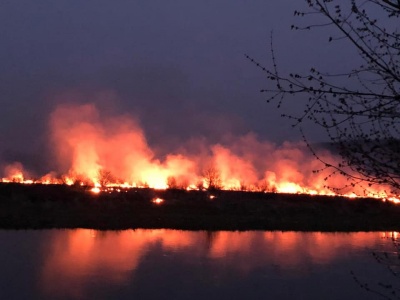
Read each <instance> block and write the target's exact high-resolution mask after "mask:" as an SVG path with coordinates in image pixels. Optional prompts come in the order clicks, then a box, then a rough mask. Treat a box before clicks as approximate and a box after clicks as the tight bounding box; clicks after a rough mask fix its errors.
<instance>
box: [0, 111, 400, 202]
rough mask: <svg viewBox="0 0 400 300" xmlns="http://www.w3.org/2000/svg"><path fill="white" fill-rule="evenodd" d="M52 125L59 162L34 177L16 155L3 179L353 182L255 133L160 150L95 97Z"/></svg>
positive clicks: (124, 184) (182, 185)
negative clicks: (102, 108) (97, 103)
mask: <svg viewBox="0 0 400 300" xmlns="http://www.w3.org/2000/svg"><path fill="white" fill-rule="evenodd" d="M49 125H50V133H51V144H52V146H53V151H54V156H55V157H56V159H57V162H58V168H57V170H53V171H52V172H49V173H47V174H45V175H44V176H41V177H40V176H39V177H37V178H38V179H34V177H33V176H32V175H31V174H30V173H29V172H27V171H26V170H25V169H24V167H23V166H22V164H20V163H18V162H16V163H13V164H10V165H8V166H6V167H5V169H4V172H3V173H4V175H3V178H1V179H0V181H1V182H18V183H27V184H28V183H29V184H39V183H40V184H67V185H73V184H75V185H82V186H89V187H92V189H91V191H92V192H93V193H99V192H100V191H107V190H108V191H111V190H113V191H118V190H120V191H121V190H123V189H127V188H133V187H143V188H147V187H150V188H156V189H166V188H175V189H176V188H178V189H187V190H190V189H213V188H215V189H229V190H245V191H262V192H278V193H303V194H304V193H305V194H312V195H317V194H319V195H334V194H335V193H334V192H333V189H332V188H341V187H343V186H346V183H347V182H346V178H345V177H343V176H340V175H335V176H331V178H330V181H329V182H326V180H325V178H326V177H328V175H329V174H330V173H329V172H330V171H329V170H324V171H321V172H317V173H315V172H313V171H314V170H317V169H321V167H322V166H321V162H320V161H319V160H317V159H316V158H315V157H313V156H312V155H311V154H310V153H309V151H308V149H307V147H306V146H305V145H304V143H293V142H285V143H283V144H282V145H275V144H273V143H270V142H266V141H260V140H259V139H258V138H257V136H256V135H255V134H253V133H249V134H246V135H242V136H232V135H227V136H226V137H224V139H223V142H220V143H216V144H210V143H207V141H205V140H204V139H200V138H199V139H198V140H196V139H194V138H193V139H191V140H190V141H188V142H187V143H183V144H181V145H179V146H177V147H176V150H175V151H173V152H171V153H161V154H160V153H158V152H157V153H156V151H155V150H153V149H152V147H150V145H149V143H148V142H147V139H146V135H145V132H144V130H143V129H142V128H141V127H140V125H139V123H138V122H137V121H136V120H135V119H134V118H131V117H128V116H117V117H109V116H104V115H102V114H101V113H100V112H99V111H98V110H97V108H96V107H95V106H94V105H92V104H86V105H61V106H59V107H57V108H56V109H55V110H54V111H53V113H52V114H51V117H50V122H49ZM158 148H162V147H158ZM158 148H157V149H158ZM320 156H321V158H322V159H324V160H325V161H335V160H336V161H337V160H338V158H337V157H335V156H334V155H333V154H331V153H329V152H328V151H324V152H323V153H321V154H320ZM327 185H329V187H327ZM365 191H367V193H365ZM341 194H342V195H346V196H348V197H357V196H369V197H377V198H384V199H387V200H389V201H394V202H399V200H398V197H397V195H392V194H388V193H387V192H386V190H385V187H375V188H374V187H372V188H365V187H363V186H361V185H360V186H355V187H351V188H347V189H345V190H343V192H342V193H341Z"/></svg>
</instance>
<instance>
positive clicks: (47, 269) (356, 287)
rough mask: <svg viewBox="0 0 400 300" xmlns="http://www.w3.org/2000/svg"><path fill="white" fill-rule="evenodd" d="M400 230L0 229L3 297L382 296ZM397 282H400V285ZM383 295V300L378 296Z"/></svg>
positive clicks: (392, 279)
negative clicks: (383, 260) (388, 260)
mask: <svg viewBox="0 0 400 300" xmlns="http://www.w3.org/2000/svg"><path fill="white" fill-rule="evenodd" d="M393 236H394V237H397V233H384V232H357V233H319V232H310V233H305V232H278V231H273V232H271V231H266V232H263V231H245V232H227V231H221V232H206V231H179V230H126V231H94V230H87V229H77V230H27V231H14V230H3V231H0V243H1V247H0V266H1V272H0V299H377V297H378V295H377V294H374V293H373V292H368V291H366V290H365V289H363V288H362V287H360V284H358V283H357V282H356V280H355V279H354V276H353V275H352V273H353V274H355V278H356V279H357V280H359V281H360V283H362V284H365V283H367V284H369V286H370V287H371V288H372V289H374V290H376V291H378V292H385V290H387V289H385V288H384V287H382V286H381V285H379V282H381V283H384V284H387V283H390V284H392V285H396V284H397V283H400V278H397V279H396V278H395V277H394V276H392V274H391V273H390V271H389V270H388V268H387V266H386V264H385V263H378V262H377V261H376V259H374V256H373V253H377V254H378V255H380V256H382V257H383V256H384V254H383V253H384V252H387V253H388V254H389V256H390V255H391V254H396V253H395V252H394V251H393V250H394V248H393V245H392V241H391V237H393ZM398 286H400V284H398ZM378 299H379V298H378Z"/></svg>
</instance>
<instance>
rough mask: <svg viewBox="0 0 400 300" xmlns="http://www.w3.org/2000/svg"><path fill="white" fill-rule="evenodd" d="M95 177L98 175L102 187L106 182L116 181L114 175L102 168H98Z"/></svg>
mask: <svg viewBox="0 0 400 300" xmlns="http://www.w3.org/2000/svg"><path fill="white" fill-rule="evenodd" d="M97 177H98V180H99V184H100V185H101V186H102V187H105V186H107V185H108V184H110V183H113V182H115V181H116V180H115V177H114V176H113V175H112V174H111V172H110V171H108V170H104V169H100V170H99V172H98V175H97Z"/></svg>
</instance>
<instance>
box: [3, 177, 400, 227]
mask: <svg viewBox="0 0 400 300" xmlns="http://www.w3.org/2000/svg"><path fill="white" fill-rule="evenodd" d="M91 189H92V187H87V186H79V185H75V186H68V185H62V184H58V185H53V184H49V185H41V184H31V185H26V184H18V183H0V228H3V229H11V228H13V229H27V228H33V229H42V228H93V229H101V230H106V229H114V230H117V229H118V230H119V229H127V228H173V229H187V230H297V231H399V230H400V221H399V220H400V218H399V217H400V206H399V205H396V204H394V203H392V202H389V201H386V202H384V201H380V200H377V199H371V198H355V199H349V198H346V197H339V196H321V195H314V196H312V195H299V194H277V193H264V192H243V191H222V190H219V191H218V190H215V191H213V192H210V191H198V190H191V191H187V190H178V189H166V190H156V189H151V188H119V191H117V190H111V189H110V190H108V191H99V192H98V193H93V192H92V191H91Z"/></svg>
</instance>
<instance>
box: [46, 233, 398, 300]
mask: <svg viewBox="0 0 400 300" xmlns="http://www.w3.org/2000/svg"><path fill="white" fill-rule="evenodd" d="M49 234H51V241H50V243H46V244H45V245H44V247H46V253H47V255H46V256H44V262H43V265H42V269H41V273H40V284H41V288H42V289H43V291H44V292H45V293H46V294H47V295H51V296H54V297H53V298H57V297H56V296H57V295H62V296H63V297H68V296H74V298H78V297H79V296H80V297H79V298H88V297H83V294H85V293H87V292H88V290H86V289H87V288H88V286H90V284H91V276H88V275H87V274H101V276H99V278H97V280H104V282H113V283H119V284H125V283H128V282H130V280H132V276H136V274H137V272H139V271H141V269H139V270H138V267H139V266H140V264H141V263H146V260H148V259H149V257H151V255H154V253H158V254H157V255H159V256H161V255H172V256H173V255H176V253H187V254H186V255H183V256H180V257H185V258H186V259H196V258H198V259H199V261H202V262H203V261H204V259H207V260H213V261H218V260H220V259H222V260H223V259H231V260H232V261H234V264H232V267H234V268H236V269H237V270H239V271H240V272H242V273H243V274H247V273H249V272H251V271H255V270H258V269H259V268H260V266H264V265H274V266H276V267H277V268H279V270H280V271H281V272H289V273H290V274H292V275H293V276H296V274H295V273H293V272H295V271H294V270H295V269H298V270H303V271H298V272H310V268H309V267H307V266H309V265H310V264H328V263H330V262H332V261H336V260H341V259H343V258H346V257H347V255H348V253H347V251H346V249H348V248H349V245H353V246H352V247H358V248H360V249H365V248H376V247H379V245H381V244H382V237H397V235H398V233H378V232H357V233H348V234H335V233H319V232H312V233H311V232H310V233H299V232H262V231H247V232H226V231H220V232H206V231H178V230H165V229H161V230H142V229H138V230H126V231H119V232H116V231H94V230H87V229H78V230H67V231H64V232H59V231H53V232H49ZM105 270H106V271H105ZM71 286H73V287H74V288H73V289H71Z"/></svg>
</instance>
